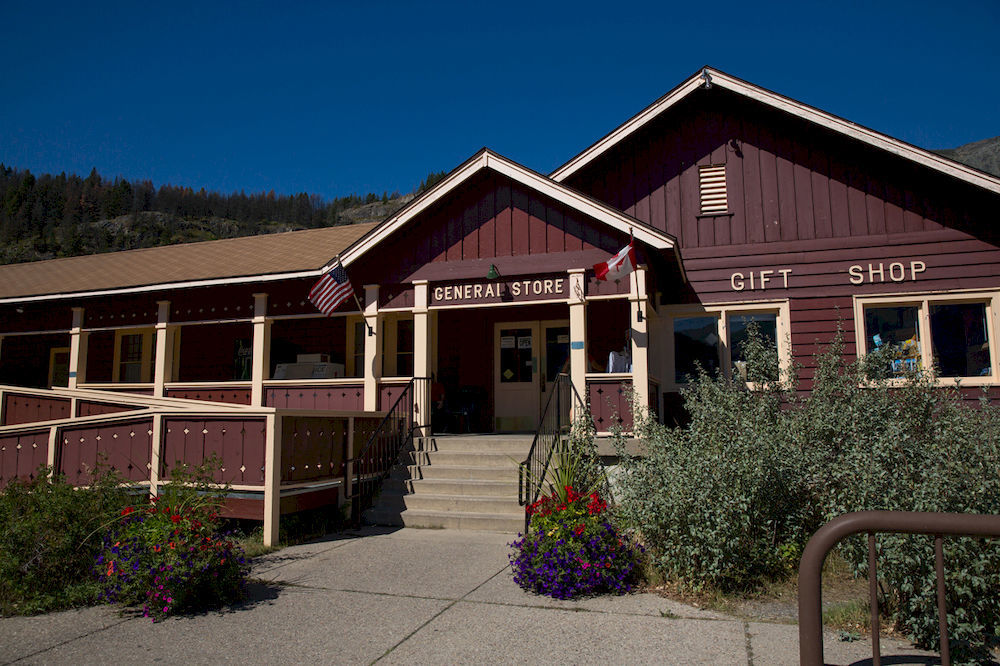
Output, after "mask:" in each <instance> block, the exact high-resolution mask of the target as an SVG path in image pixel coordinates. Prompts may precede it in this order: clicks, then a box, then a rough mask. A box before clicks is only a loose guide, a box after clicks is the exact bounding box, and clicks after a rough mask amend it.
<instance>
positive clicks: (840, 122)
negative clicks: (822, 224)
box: [549, 67, 1000, 194]
mask: <svg viewBox="0 0 1000 666" xmlns="http://www.w3.org/2000/svg"><path fill="white" fill-rule="evenodd" d="M706 85H711V86H718V87H720V88H723V89H725V90H729V91H732V92H734V93H736V94H739V95H743V96H744V97H748V98H750V99H753V100H756V101H758V102H761V103H763V104H766V105H768V106H770V107H773V108H775V109H779V110H781V111H784V112H786V113H790V114H792V115H794V116H797V117H799V118H802V119H804V120H807V121H810V122H813V123H816V124H817V125H820V126H822V127H825V128H827V129H830V130H833V131H834V132H838V133H840V134H843V135H846V136H849V137H851V138H853V139H857V140H858V141H861V142H863V143H867V144H868V145H871V146H874V147H876V148H879V149H881V150H885V151H887V152H890V153H892V154H894V155H898V156H900V157H902V158H904V159H908V160H911V161H913V162H916V163H918V164H922V165H923V166H926V167H930V168H931V169H934V170H936V171H940V172H941V173H945V174H948V175H949V176H953V177H955V178H958V179H959V180H963V181H965V182H967V183H971V184H972V185H976V186H978V187H982V188H984V189H986V190H989V191H991V192H995V193H998V194H1000V178H996V177H994V176H991V175H989V174H986V173H983V172H982V171H979V170H978V169H974V168H972V167H970V166H966V165H964V164H960V163H959V162H955V161H953V160H950V159H948V158H946V157H942V156H940V155H937V154H935V153H932V152H930V151H927V150H924V149H923V148H918V147H916V146H913V145H911V144H908V143H906V142H905V141H900V140H899V139H894V138H892V137H890V136H888V135H886V134H882V133H880V132H876V131H875V130H871V129H868V128H867V127H864V126H862V125H858V124H857V123H852V122H851V121H849V120H844V119H843V118H840V117H838V116H835V115H833V114H831V113H827V112H826V111H821V110H820V109H817V108H815V107H812V106H809V105H808V104H803V103H802V102H797V101H795V100H793V99H791V98H788V97H785V96H783V95H779V94H777V93H774V92H771V91H770V90H766V89H765V88H761V87H760V86H755V85H753V84H751V83H747V82H746V81H743V80H742V79H738V78H736V77H735V76H731V75H729V74H726V73H725V72H721V71H719V70H717V69H713V68H711V67H705V68H703V69H701V70H699V71H698V72H697V73H696V74H694V75H693V76H691V77H690V78H689V79H687V80H686V81H684V82H683V83H681V84H680V85H679V86H677V87H676V88H674V89H673V90H671V91H670V92H668V93H667V94H666V95H664V96H663V97H661V98H660V99H658V100H656V101H655V102H653V103H652V104H650V105H649V106H647V107H646V108H645V109H643V110H642V111H640V112H639V113H637V114H636V115H635V116H633V117H632V118H630V119H629V120H627V121H625V122H624V123H622V124H621V125H619V126H618V127H617V128H615V129H614V130H612V131H611V132H609V133H608V134H607V135H606V136H604V138H602V139H600V140H599V141H597V143H595V144H593V145H592V146H590V147H589V148H587V149H586V150H584V151H583V152H581V153H580V154H578V155H577V156H576V157H574V158H573V159H571V160H570V161H568V162H566V163H565V164H563V165H562V166H561V167H559V168H558V169H556V170H555V171H553V172H552V173H551V174H550V176H549V177H550V178H552V180H555V181H558V182H562V181H564V180H566V179H567V178H569V177H570V176H572V175H573V174H574V173H576V172H577V171H579V170H580V169H582V168H583V167H585V166H586V165H588V164H590V163H591V162H593V161H594V160H595V159H597V158H598V157H600V156H601V155H603V154H604V153H605V152H607V151H608V150H610V149H611V148H612V147H614V146H615V145H617V144H619V143H621V142H622V141H624V140H625V139H627V138H628V137H629V136H631V135H632V134H634V133H635V132H636V131H638V130H639V129H641V128H642V127H643V126H645V125H646V124H647V123H649V122H650V121H652V120H653V119H654V118H656V117H657V116H659V115H660V114H661V113H663V112H665V111H666V110H667V109H669V108H671V107H672V106H674V105H675V104H677V103H678V102H680V101H681V100H683V99H684V98H686V97H687V96H688V95H690V94H691V93H693V92H694V91H695V90H697V89H699V88H701V87H703V86H706Z"/></svg>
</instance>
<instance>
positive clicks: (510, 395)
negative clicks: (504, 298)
mask: <svg viewBox="0 0 1000 666" xmlns="http://www.w3.org/2000/svg"><path fill="white" fill-rule="evenodd" d="M493 333H494V335H493V340H494V350H493V359H494V361H493V378H494V379H493V395H494V426H495V429H496V431H497V432H531V431H534V430H535V429H536V428H537V427H538V422H539V418H540V416H541V410H542V409H544V408H545V404H546V402H547V401H548V398H549V395H550V393H551V391H552V387H553V386H554V384H555V381H556V376H557V375H558V374H559V373H561V372H566V373H568V372H569V347H570V345H569V322H568V321H567V320H565V319H561V320H547V321H521V322H499V323H497V324H496V325H495V327H494V331H493Z"/></svg>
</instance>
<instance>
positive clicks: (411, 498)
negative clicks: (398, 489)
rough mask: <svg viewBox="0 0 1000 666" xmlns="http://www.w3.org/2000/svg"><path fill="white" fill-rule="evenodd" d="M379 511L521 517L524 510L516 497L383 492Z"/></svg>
mask: <svg viewBox="0 0 1000 666" xmlns="http://www.w3.org/2000/svg"><path fill="white" fill-rule="evenodd" d="M378 507H379V508H380V509H394V510H400V511H402V510H403V509H416V510H418V511H420V510H424V511H457V512H459V513H490V514H493V513H496V514H504V515H507V514H511V515H523V511H524V509H523V508H521V507H520V506H519V505H518V503H517V498H516V497H513V498H511V497H481V496H478V495H477V496H471V497H470V496H460V495H429V494H423V493H420V494H415V493H408V494H395V493H389V492H383V493H382V495H381V497H379V502H378Z"/></svg>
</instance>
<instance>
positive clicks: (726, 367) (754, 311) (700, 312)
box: [665, 302, 791, 389]
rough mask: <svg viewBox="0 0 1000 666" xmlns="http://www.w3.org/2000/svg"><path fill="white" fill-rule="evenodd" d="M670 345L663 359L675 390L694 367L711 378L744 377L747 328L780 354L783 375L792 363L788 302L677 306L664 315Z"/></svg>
mask: <svg viewBox="0 0 1000 666" xmlns="http://www.w3.org/2000/svg"><path fill="white" fill-rule="evenodd" d="M666 315H667V320H668V322H669V323H668V326H669V333H668V336H669V337H672V338H673V340H672V343H673V344H671V345H670V347H669V351H668V354H667V368H665V370H666V377H667V379H668V386H670V387H671V388H673V389H677V388H679V387H680V386H682V385H684V384H686V383H687V382H688V381H689V379H690V378H691V376H692V375H694V374H696V373H697V371H698V368H699V367H701V368H703V369H705V370H706V371H707V372H708V373H709V374H712V375H714V374H717V373H719V372H721V373H723V374H725V375H727V376H728V375H732V374H733V373H739V374H741V375H742V376H743V377H744V379H745V380H746V381H750V382H753V381H760V380H761V379H767V378H766V377H765V378H761V377H757V378H755V377H748V376H747V370H746V364H745V361H746V350H745V346H746V343H747V340H748V339H749V329H750V327H751V325H753V326H756V328H757V330H758V331H760V333H761V335H762V336H763V337H764V339H765V340H769V341H770V342H771V343H772V344H773V345H774V348H775V349H776V350H777V352H778V359H777V362H778V368H776V371H778V370H780V371H786V370H787V369H788V368H789V366H790V364H791V346H790V342H789V336H788V303H787V302H780V303H739V304H733V305H711V306H692V307H683V306H682V307H678V308H673V309H671V310H668V311H666Z"/></svg>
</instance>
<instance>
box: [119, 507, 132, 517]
mask: <svg viewBox="0 0 1000 666" xmlns="http://www.w3.org/2000/svg"><path fill="white" fill-rule="evenodd" d="M133 511H135V509H133V508H132V507H130V506H127V507H125V508H124V509H122V515H123V516H127V515H128V514H130V513H132V512H133Z"/></svg>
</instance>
